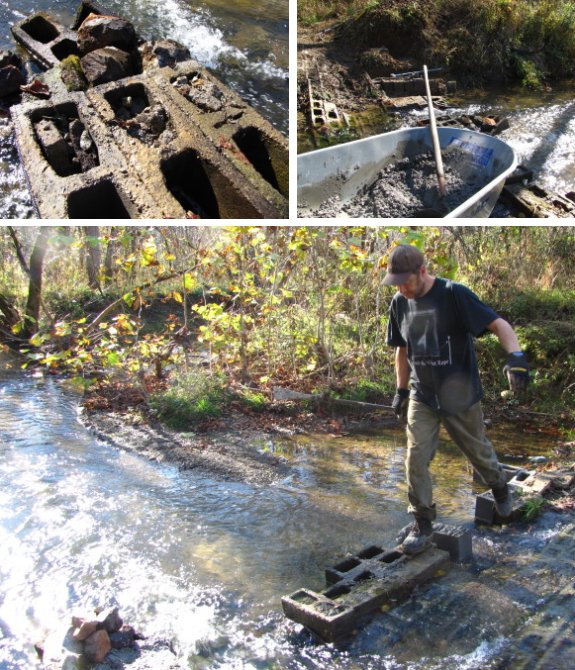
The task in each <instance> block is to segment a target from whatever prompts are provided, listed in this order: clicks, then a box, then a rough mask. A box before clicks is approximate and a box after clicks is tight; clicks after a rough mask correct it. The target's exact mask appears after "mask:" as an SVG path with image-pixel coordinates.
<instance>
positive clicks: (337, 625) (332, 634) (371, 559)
mask: <svg viewBox="0 0 575 670" xmlns="http://www.w3.org/2000/svg"><path fill="white" fill-rule="evenodd" d="M449 566H450V559H449V553H448V552H447V551H444V550H442V549H438V548H436V547H431V548H430V549H428V550H427V551H424V552H423V553H421V554H419V555H418V556H414V557H411V558H410V557H408V556H406V555H405V554H403V553H402V552H401V551H399V550H398V549H397V548H395V549H391V550H386V549H383V548H382V547H378V546H375V545H373V546H370V547H366V548H365V549H363V550H362V551H360V552H358V553H357V554H355V555H353V556H349V557H348V558H347V559H345V560H344V561H341V562H340V563H338V564H336V565H335V566H334V567H333V568H328V569H327V570H326V581H327V583H328V584H329V585H330V586H328V588H326V589H325V590H323V591H321V592H320V593H316V592H314V591H311V590H309V589H299V590H298V591H296V592H295V593H292V594H291V595H289V596H285V597H284V598H282V607H283V611H284V613H285V615H286V616H287V617H288V618H289V619H291V620H292V621H295V622H296V623H299V624H302V625H303V626H305V627H306V628H308V629H309V630H311V631H312V632H313V633H314V634H315V635H317V636H318V637H319V638H320V639H321V640H323V641H325V642H335V641H337V640H340V639H342V638H344V637H346V636H349V635H351V634H352V633H353V632H354V631H355V630H356V629H357V627H358V626H360V625H361V624H362V623H363V622H364V621H365V620H366V619H367V616H368V615H370V614H373V613H374V612H375V611H377V610H380V609H381V608H382V607H383V606H394V605H396V604H397V603H398V602H400V601H401V600H402V599H405V598H407V597H408V596H409V594H410V593H411V592H412V591H413V590H414V589H415V587H416V586H419V585H420V584H424V583H425V582H427V581H429V580H431V579H433V578H435V577H438V576H441V575H442V574H444V572H445V571H446V570H447V569H448V568H449Z"/></svg>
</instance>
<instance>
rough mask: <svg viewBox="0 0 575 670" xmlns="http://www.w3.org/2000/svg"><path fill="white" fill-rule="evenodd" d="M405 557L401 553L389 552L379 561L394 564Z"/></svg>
mask: <svg viewBox="0 0 575 670" xmlns="http://www.w3.org/2000/svg"><path fill="white" fill-rule="evenodd" d="M402 556H403V554H402V552H401V551H387V552H386V553H385V554H384V555H383V556H382V557H381V558H380V559H379V560H380V561H381V562H382V563H393V562H394V561H397V559H398V558H401V557H402Z"/></svg>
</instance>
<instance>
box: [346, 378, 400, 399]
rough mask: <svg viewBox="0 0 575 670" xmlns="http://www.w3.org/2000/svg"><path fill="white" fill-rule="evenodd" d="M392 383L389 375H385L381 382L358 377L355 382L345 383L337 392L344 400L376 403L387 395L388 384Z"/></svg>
mask: <svg viewBox="0 0 575 670" xmlns="http://www.w3.org/2000/svg"><path fill="white" fill-rule="evenodd" d="M393 383H394V382H393V380H392V379H391V378H390V377H389V375H387V379H386V380H385V381H383V382H382V381H371V380H369V379H360V380H359V381H357V382H356V383H355V384H351V385H346V386H345V387H344V389H343V390H342V391H341V392H340V393H339V394H338V397H340V398H344V399H345V400H358V401H360V402H373V403H378V402H381V401H382V399H383V398H385V397H386V396H387V395H389V390H390V386H391V385H392V384H393Z"/></svg>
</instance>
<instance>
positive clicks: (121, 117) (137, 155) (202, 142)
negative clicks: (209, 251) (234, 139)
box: [87, 68, 287, 219]
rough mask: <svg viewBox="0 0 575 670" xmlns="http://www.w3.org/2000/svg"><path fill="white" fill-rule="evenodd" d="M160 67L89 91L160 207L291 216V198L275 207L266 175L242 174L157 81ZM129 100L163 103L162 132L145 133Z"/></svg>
mask: <svg viewBox="0 0 575 670" xmlns="http://www.w3.org/2000/svg"><path fill="white" fill-rule="evenodd" d="M166 69H170V68H166ZM161 72H162V71H161V70H158V71H154V72H153V73H151V72H150V73H144V74H142V75H137V76H134V77H128V78H126V79H122V80H120V81H117V82H112V83H109V84H104V85H102V86H96V87H94V88H93V89H90V90H89V91H88V92H87V97H88V99H89V100H90V102H91V103H92V105H93V106H94V108H95V109H97V110H98V113H99V114H100V116H101V117H102V119H103V120H104V122H105V123H106V125H107V126H108V127H109V128H110V131H111V133H112V135H113V137H114V140H115V142H116V144H117V146H118V147H119V148H120V150H121V151H122V153H123V154H124V156H125V157H126V160H127V161H128V162H129V164H130V166H131V168H132V169H133V170H134V172H135V174H137V176H138V177H139V178H140V180H141V181H142V182H143V183H144V184H146V185H147V186H148V188H149V189H150V192H151V194H152V196H153V198H154V199H155V200H156V201H157V203H158V207H161V209H163V210H165V211H167V216H169V217H173V218H185V217H187V218H202V219H203V218H208V219H217V218H223V219H227V218H256V219H259V218H270V219H274V218H284V217H285V216H287V200H286V199H285V198H283V196H282V197H281V200H282V202H281V203H279V204H280V207H278V206H276V205H277V204H278V203H277V202H276V201H277V198H276V201H274V199H273V198H272V197H266V196H269V195H270V193H269V190H265V192H263V190H264V189H262V181H263V180H262V178H261V176H260V175H257V174H256V173H254V172H252V173H250V174H249V177H248V175H246V174H242V172H240V171H239V170H238V169H237V164H234V163H233V162H232V161H230V160H229V159H228V158H229V157H228V156H227V155H225V154H224V152H223V150H222V147H221V146H217V145H215V144H214V142H213V141H212V138H210V137H207V136H206V134H205V133H203V132H202V130H201V128H200V126H199V123H198V119H197V117H196V116H192V115H189V114H185V113H184V111H183V110H182V108H181V107H180V106H179V105H177V104H175V101H174V98H173V97H172V96H170V95H166V93H165V89H162V87H161V86H159V85H158V77H159V76H160V73H161ZM128 99H131V100H132V101H134V100H140V101H143V102H142V105H143V106H144V108H145V109H149V108H151V107H154V106H160V107H162V108H163V109H164V110H165V114H166V119H165V124H164V127H163V130H162V131H161V132H160V133H159V134H157V135H155V134H153V133H146V132H144V131H143V130H142V124H141V123H140V122H139V121H138V118H137V117H136V116H131V115H130V114H131V113H130V111H129V109H127V107H126V105H127V102H126V101H127V100H128ZM142 105H140V106H138V107H137V109H140V107H141V106H142ZM244 106H245V105H244ZM142 113H143V112H140V114H139V115H138V116H139V117H141V116H142ZM198 116H201V114H200V113H199V112H198ZM278 195H279V194H278ZM284 201H285V203H284Z"/></svg>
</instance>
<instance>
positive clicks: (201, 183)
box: [160, 149, 220, 219]
mask: <svg viewBox="0 0 575 670" xmlns="http://www.w3.org/2000/svg"><path fill="white" fill-rule="evenodd" d="M207 167H208V165H207V163H206V161H204V160H202V158H201V157H200V155H199V154H198V152H197V151H194V150H193V149H186V150H185V151H182V152H181V153H179V154H177V155H175V156H173V157H171V158H168V159H166V160H164V161H162V162H161V163H160V169H161V171H162V175H163V177H164V182H165V184H166V187H167V188H168V190H169V191H170V193H171V194H172V195H173V196H174V198H175V199H176V200H177V201H178V202H179V203H180V205H181V206H182V207H183V208H184V209H185V210H186V212H193V213H194V214H196V215H198V216H199V217H200V218H202V219H219V218H220V212H219V207H218V201H217V198H216V194H215V193H214V189H213V187H212V184H211V182H210V178H209V176H208V170H207Z"/></svg>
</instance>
